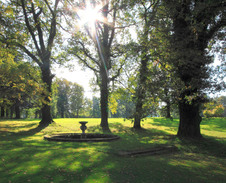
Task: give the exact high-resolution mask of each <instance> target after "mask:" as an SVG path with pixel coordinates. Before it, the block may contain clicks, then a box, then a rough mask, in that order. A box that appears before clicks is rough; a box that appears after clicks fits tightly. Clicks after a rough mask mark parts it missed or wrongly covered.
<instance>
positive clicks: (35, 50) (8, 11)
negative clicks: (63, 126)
mask: <svg viewBox="0 0 226 183" xmlns="http://www.w3.org/2000/svg"><path fill="white" fill-rule="evenodd" d="M59 2H60V0H55V1H53V2H52V1H48V0H44V1H43V2H42V3H40V1H26V0H19V1H11V2H9V3H6V4H1V8H2V9H3V10H4V13H5V16H4V17H3V16H1V22H3V26H4V27H5V30H4V32H1V34H0V36H1V37H0V41H1V42H3V43H5V44H7V45H9V46H12V47H16V48H18V49H20V51H22V52H23V53H25V54H26V55H27V56H28V57H29V58H30V59H32V60H33V61H34V62H36V64H38V66H39V68H40V70H41V73H42V81H43V82H44V83H45V88H46V92H43V96H44V98H45V100H43V101H42V108H41V110H42V120H41V122H40V126H47V125H48V124H50V123H51V122H52V121H53V119H52V116H51V110H50V100H51V85H52V79H53V77H54V76H53V74H52V73H51V70H50V69H51V58H52V56H53V55H52V53H53V52H52V50H53V47H54V40H55V38H56V35H57V21H58V16H59V11H58V7H59Z"/></svg>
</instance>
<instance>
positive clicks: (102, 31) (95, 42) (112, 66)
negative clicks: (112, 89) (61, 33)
mask: <svg viewBox="0 0 226 183" xmlns="http://www.w3.org/2000/svg"><path fill="white" fill-rule="evenodd" d="M120 3H121V1H120V0H110V1H105V0H100V1H98V0H97V1H92V3H88V2H86V3H82V4H77V6H76V7H77V9H78V10H77V13H76V16H77V17H79V18H80V21H81V23H83V24H84V29H85V30H83V29H82V28H81V27H80V30H79V31H78V32H77V33H75V34H74V36H73V38H72V40H71V45H72V46H73V47H72V48H71V50H70V53H71V54H72V55H74V56H76V57H77V58H78V59H79V60H80V61H81V62H82V63H83V64H84V66H85V67H88V68H89V69H91V70H93V71H94V73H95V75H96V78H97V84H98V86H99V88H100V104H101V105H100V107H101V124H100V126H101V127H102V129H103V131H110V129H109V125H108V113H109V111H108V98H109V84H110V82H111V81H113V80H114V79H115V78H116V77H117V76H118V75H119V74H120V70H121V68H122V65H123V62H124V60H125V59H123V58H121V59H120V58H119V56H122V55H123V53H124V52H123V46H122V45H121V44H119V43H120V41H123V40H124V38H123V37H120V36H118V39H115V37H116V35H119V34H118V33H120V32H121V31H122V30H123V29H122V28H123V26H120V25H119V24H118V23H117V22H116V18H117V15H121V14H122V11H120V10H121V9H122V6H121V4H120ZM87 10H88V11H87ZM91 12H92V13H91ZM88 14H89V15H92V16H93V17H89V16H88ZM87 17H88V18H87ZM117 25H118V26H120V27H118V28H117ZM73 33H74V31H73ZM120 39H121V40H120ZM122 57H123V56H122Z"/></svg>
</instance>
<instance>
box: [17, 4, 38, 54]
mask: <svg viewBox="0 0 226 183" xmlns="http://www.w3.org/2000/svg"><path fill="white" fill-rule="evenodd" d="M21 4H22V9H23V14H24V18H25V23H26V26H27V28H28V31H29V32H30V34H31V37H32V40H33V41H34V44H35V47H36V49H37V52H38V54H39V55H41V51H40V48H39V46H38V43H37V40H36V37H35V34H34V32H33V30H32V28H31V25H30V23H29V20H28V16H27V11H26V8H25V4H24V0H21Z"/></svg>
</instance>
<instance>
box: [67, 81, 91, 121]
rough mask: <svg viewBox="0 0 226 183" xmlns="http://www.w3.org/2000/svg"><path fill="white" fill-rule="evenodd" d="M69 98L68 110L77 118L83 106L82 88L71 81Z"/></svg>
mask: <svg viewBox="0 0 226 183" xmlns="http://www.w3.org/2000/svg"><path fill="white" fill-rule="evenodd" d="M69 100H70V112H71V113H72V114H73V115H75V116H76V118H78V117H79V113H80V111H81V109H82V108H83V107H84V88H83V87H82V86H80V85H78V84H76V83H73V84H72V85H71V90H70V96H69ZM87 102H88V101H87Z"/></svg>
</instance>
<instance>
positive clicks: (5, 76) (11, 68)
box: [0, 47, 44, 119]
mask: <svg viewBox="0 0 226 183" xmlns="http://www.w3.org/2000/svg"><path fill="white" fill-rule="evenodd" d="M1 52H2V53H4V54H5V55H8V56H7V57H5V56H4V55H2V56H3V57H1V58H2V60H1V62H0V83H1V84H0V106H1V109H2V110H1V111H2V115H1V116H2V117H4V113H6V115H8V116H7V117H9V112H8V111H9V109H11V117H12V116H13V113H14V112H13V111H12V110H14V111H15V115H16V116H15V118H17V119H19V118H20V116H21V115H20V113H21V109H22V108H31V107H34V106H38V103H39V102H40V101H41V100H42V96H41V93H43V92H44V90H43V85H42V82H40V80H41V77H40V72H39V70H38V69H37V67H34V66H32V65H31V64H29V63H28V62H23V61H21V60H20V57H19V56H16V57H15V56H14V55H11V56H10V52H9V51H8V50H7V49H5V50H4V47H3V48H1ZM14 54H16V53H14Z"/></svg>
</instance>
